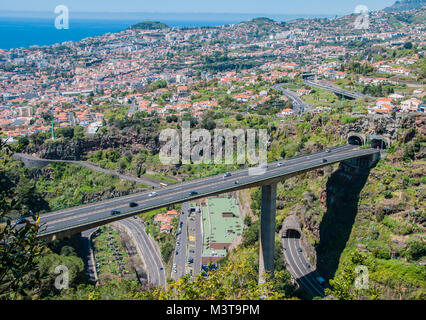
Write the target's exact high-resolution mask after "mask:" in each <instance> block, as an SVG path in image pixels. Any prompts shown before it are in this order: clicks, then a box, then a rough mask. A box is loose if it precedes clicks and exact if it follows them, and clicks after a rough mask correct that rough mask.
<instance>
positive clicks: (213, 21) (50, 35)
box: [0, 12, 333, 49]
mask: <svg viewBox="0 0 426 320" xmlns="http://www.w3.org/2000/svg"><path fill="white" fill-rule="evenodd" d="M259 16H262V17H263V16H265V15H256V14H250V15H249V14H195V13H189V14H184V13H182V14H177V13H175V14H173V13H170V14H167V13H157V14H152V13H150V14H132V13H129V14H114V13H105V14H101V13H96V14H88V13H86V14H84V13H80V14H78V15H72V14H71V13H70V18H69V29H61V30H58V29H56V28H55V16H54V15H53V14H52V13H44V14H40V13H38V14H34V13H25V14H19V15H16V14H14V13H8V12H0V49H11V48H20V47H24V48H28V47H30V46H33V45H39V46H44V45H52V44H55V43H62V42H65V41H80V40H82V39H84V38H87V37H93V36H98V35H102V34H105V33H109V32H118V31H121V30H124V29H126V28H128V27H130V26H132V25H134V24H136V23H139V22H141V21H147V20H149V21H161V22H163V23H165V24H167V25H169V26H171V27H202V26H220V25H227V24H235V23H239V22H242V21H248V20H251V19H252V18H255V17H259ZM332 16H333V15H329V16H324V15H323V16H315V17H318V18H320V17H332ZM268 17H269V18H271V19H274V20H275V21H288V20H292V19H296V18H312V17H314V16H307V15H286V16H279V15H274V16H271V15H269V16H268Z"/></svg>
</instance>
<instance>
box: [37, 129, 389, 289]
mask: <svg viewBox="0 0 426 320" xmlns="http://www.w3.org/2000/svg"><path fill="white" fill-rule="evenodd" d="M378 139H379V138H378V137H375V139H372V141H374V144H373V143H372V145H371V146H372V147H369V148H360V145H363V143H365V141H366V139H365V137H364V136H363V135H362V134H358V133H353V134H351V135H349V137H348V141H349V142H350V144H348V145H345V146H341V147H337V148H333V149H330V150H326V151H322V152H319V153H315V154H310V155H305V156H299V157H296V158H293V159H289V160H283V161H280V162H274V163H269V164H268V166H267V169H265V170H264V172H261V174H253V171H252V170H249V168H246V169H242V170H239V171H236V172H232V173H231V176H230V177H224V176H223V175H217V176H213V177H207V178H203V179H199V180H194V181H189V182H185V183H182V184H172V185H169V186H167V187H164V188H158V189H156V190H155V191H156V194H155V196H152V193H150V194H149V193H148V192H143V193H138V194H132V195H128V196H123V197H117V198H113V199H109V200H105V201H101V202H96V203H92V204H86V205H82V206H77V207H73V208H69V209H65V210H60V211H55V212H50V213H46V214H43V215H41V218H40V225H41V226H44V227H43V228H41V230H40V231H39V235H38V236H39V237H40V238H43V239H45V240H47V241H49V240H51V239H56V238H57V237H64V236H68V235H71V234H75V233H78V232H81V231H84V230H88V229H91V228H94V227H97V226H101V225H104V224H108V223H111V222H113V221H117V220H121V219H125V218H128V217H131V216H134V215H137V214H140V213H143V212H147V211H150V210H154V209H158V208H163V207H165V206H168V205H172V204H178V203H184V202H187V201H193V200H196V199H201V198H205V197H208V196H213V195H218V194H222V193H226V192H231V191H237V190H242V189H247V188H252V187H256V186H260V187H261V218H260V220H261V225H260V237H259V238H260V252H259V260H260V261H259V273H260V275H259V281H261V282H262V281H264V280H263V279H264V278H263V275H264V273H272V274H273V270H274V241H275V217H276V194H277V183H278V182H280V181H283V180H285V179H288V178H291V177H294V176H296V175H299V174H303V173H305V172H308V171H311V170H316V169H319V168H322V167H325V166H328V165H332V164H336V163H339V162H350V163H351V165H352V167H354V166H360V167H372V166H374V165H375V163H376V162H377V161H378V160H379V159H380V154H381V152H380V151H381V150H379V149H378V146H383V145H384V143H383V141H382V142H381V143H379V144H377V143H376V142H377V141H378ZM130 202H132V203H137V207H134V206H129V203H130ZM296 231H298V232H299V233H300V232H301V231H300V230H297V229H296Z"/></svg>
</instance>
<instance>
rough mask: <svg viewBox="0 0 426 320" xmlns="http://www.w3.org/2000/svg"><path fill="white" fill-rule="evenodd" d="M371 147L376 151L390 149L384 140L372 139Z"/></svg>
mask: <svg viewBox="0 0 426 320" xmlns="http://www.w3.org/2000/svg"><path fill="white" fill-rule="evenodd" d="M370 145H371V147H372V148H374V149H381V150H384V149H386V148H387V147H388V146H387V143H386V141H384V140H383V139H382V138H373V139H371V140H370Z"/></svg>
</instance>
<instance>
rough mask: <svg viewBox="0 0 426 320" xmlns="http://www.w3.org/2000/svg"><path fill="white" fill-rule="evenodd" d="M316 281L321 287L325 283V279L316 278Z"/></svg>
mask: <svg viewBox="0 0 426 320" xmlns="http://www.w3.org/2000/svg"><path fill="white" fill-rule="evenodd" d="M316 279H317V281H318V282H319V283H320V284H321V285H322V284H323V283H325V279H324V278H323V277H316Z"/></svg>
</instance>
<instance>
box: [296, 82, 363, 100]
mask: <svg viewBox="0 0 426 320" xmlns="http://www.w3.org/2000/svg"><path fill="white" fill-rule="evenodd" d="M303 81H304V82H305V84H307V85H309V86H312V87H317V88H321V89H325V90H329V91H333V92H335V93H337V94H343V95H345V96H347V97H350V98H354V99H357V98H364V97H366V96H365V95H363V94H362V93H359V92H352V91H347V90H343V89H340V88H334V87H330V86H327V85H325V84H322V83H319V82H316V81H312V80H309V79H304V80H303Z"/></svg>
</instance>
